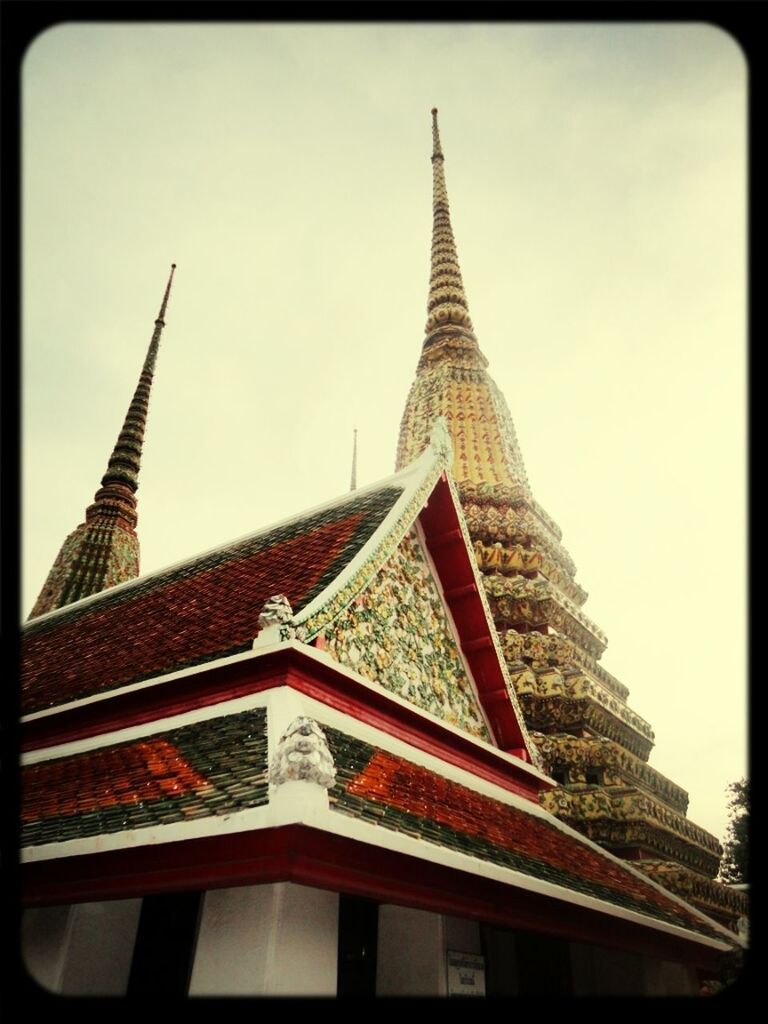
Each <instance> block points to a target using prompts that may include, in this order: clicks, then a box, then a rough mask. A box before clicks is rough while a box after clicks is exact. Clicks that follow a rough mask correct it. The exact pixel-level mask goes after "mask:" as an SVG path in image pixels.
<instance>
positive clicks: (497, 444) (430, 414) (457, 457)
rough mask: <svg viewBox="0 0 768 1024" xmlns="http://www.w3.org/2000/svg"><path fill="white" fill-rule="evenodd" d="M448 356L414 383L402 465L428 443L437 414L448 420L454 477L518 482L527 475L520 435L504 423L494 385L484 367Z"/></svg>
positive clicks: (402, 437) (405, 420)
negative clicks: (464, 365)
mask: <svg viewBox="0 0 768 1024" xmlns="http://www.w3.org/2000/svg"><path fill="white" fill-rule="evenodd" d="M442 354H443V355H444V358H445V361H440V362H438V363H437V364H436V365H434V366H431V367H430V368H428V369H425V370H423V371H422V373H420V374H419V375H418V376H417V377H416V380H415V381H414V383H413V386H412V388H411V393H410V395H409V396H408V402H407V403H406V408H405V412H404V414H403V420H402V424H401V427H400V444H399V447H398V453H397V466H398V468H400V467H402V466H406V465H408V463H410V462H412V461H413V460H414V459H415V458H416V457H417V456H418V455H419V454H420V453H421V452H422V451H423V450H424V448H426V446H427V443H428V441H429V433H430V430H431V427H432V424H433V423H434V421H435V419H436V418H437V417H438V416H443V417H444V418H445V420H446V422H447V424H448V429H449V431H450V434H451V439H452V441H453V447H454V460H453V467H452V472H453V476H454V478H455V479H456V481H457V482H458V483H459V484H460V485H461V483H462V482H463V481H468V480H471V481H480V482H483V483H490V484H506V485H507V486H510V487H511V486H514V485H515V484H516V483H518V482H519V481H520V480H521V478H522V479H525V471H524V469H523V461H522V456H521V454H520V450H519V448H518V446H517V441H516V439H515V438H514V437H513V436H511V435H510V434H509V433H508V432H507V431H506V430H505V429H504V426H503V422H502V419H500V417H499V412H498V405H499V401H503V399H500V400H499V399H496V398H495V397H494V393H495V391H496V389H495V385H493V382H492V381H491V379H490V377H489V376H488V374H487V373H486V372H485V371H484V370H483V369H480V368H476V369H473V371H472V372H471V373H468V372H466V371H463V370H461V368H457V367H455V366H454V365H453V359H452V356H451V350H450V349H446V350H445V351H444V352H443V353H442ZM506 415H507V417H508V416H509V413H508V412H507V414H506Z"/></svg>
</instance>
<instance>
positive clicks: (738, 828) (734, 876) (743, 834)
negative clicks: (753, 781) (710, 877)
mask: <svg viewBox="0 0 768 1024" xmlns="http://www.w3.org/2000/svg"><path fill="white" fill-rule="evenodd" d="M728 793H729V794H730V799H729V800H728V811H729V813H730V821H729V822H728V831H727V832H726V836H725V848H724V851H723V859H722V862H721V864H720V878H721V879H722V881H723V882H728V883H731V884H734V883H737V882H746V881H747V862H748V859H749V779H740V780H739V781H738V782H732V783H731V784H730V786H729V787H728Z"/></svg>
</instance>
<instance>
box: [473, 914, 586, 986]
mask: <svg viewBox="0 0 768 1024" xmlns="http://www.w3.org/2000/svg"><path fill="white" fill-rule="evenodd" d="M480 934H481V937H482V942H483V955H484V956H485V965H486V967H485V970H486V975H485V991H486V994H487V995H489V996H528V995H531V996H533V995H553V996H557V995H568V996H569V995H573V980H572V972H571V960H570V952H569V946H568V942H567V940H566V939H561V938H557V937H555V936H552V935H542V934H541V933H539V932H523V931H512V930H509V929H505V928H494V927H491V926H489V925H483V926H482V927H481V929H480Z"/></svg>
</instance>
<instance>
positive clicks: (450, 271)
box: [424, 107, 477, 348]
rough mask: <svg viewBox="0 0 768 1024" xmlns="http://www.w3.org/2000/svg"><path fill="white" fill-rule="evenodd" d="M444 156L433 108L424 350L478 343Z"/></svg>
mask: <svg viewBox="0 0 768 1024" xmlns="http://www.w3.org/2000/svg"><path fill="white" fill-rule="evenodd" d="M444 165H445V157H444V156H443V151H442V148H441V146H440V130H439V128H438V124H437V107H433V108H432V265H431V274H430V278H429V298H428V299H427V314H428V316H427V323H426V327H425V333H426V337H425V339H424V348H427V347H429V346H430V345H432V344H434V343H436V342H438V341H440V340H443V339H444V338H445V337H446V336H451V335H453V336H458V337H462V338H465V339H467V340H469V341H471V342H475V344H476V343H477V339H476V338H475V335H474V333H473V330H472V320H471V318H470V316H469V306H468V305H467V297H466V295H465V294H464V282H463V281H462V279H461V270H460V269H459V258H458V255H457V253H456V242H455V241H454V237H453V228H452V227H451V214H450V209H449V207H448V192H447V190H446V187H445V166H444Z"/></svg>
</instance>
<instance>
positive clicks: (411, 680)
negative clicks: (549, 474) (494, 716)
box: [325, 530, 489, 740]
mask: <svg viewBox="0 0 768 1024" xmlns="http://www.w3.org/2000/svg"><path fill="white" fill-rule="evenodd" d="M325 642H326V649H327V651H328V653H329V654H330V655H331V656H332V657H334V658H336V659H337V660H338V661H340V662H341V663H342V664H344V665H348V666H349V667H350V668H353V669H354V670H355V671H356V672H359V673H360V674H361V675H363V676H365V677H366V678H367V679H370V680H372V681H373V682H375V683H380V684H381V685H382V686H384V687H386V689H388V690H392V691H393V692H394V693H397V694H399V696H401V697H404V698H405V699H406V700H409V701H411V703H413V704H416V705H417V706H418V707H420V708H423V709H424V710H425V711H430V712H431V713H432V714H433V715H437V716H438V717H439V718H442V719H443V720H444V721H446V722H449V723H450V724H451V725H455V726H458V727H459V728H461V729H464V730H465V731H466V732H468V733H470V734H471V735H473V736H479V737H481V738H482V739H484V740H489V735H488V729H487V726H486V724H485V721H484V719H483V716H482V714H481V712H480V708H479V705H478V701H477V697H476V695H475V692H474V690H473V688H472V684H471V682H470V680H469V677H468V676H467V673H466V670H465V668H464V663H463V661H462V658H461V655H460V654H459V651H458V648H457V646H456V641H455V639H454V636H453V633H452V631H451V628H450V625H449V623H448V619H447V616H446V613H445V608H444V606H443V602H442V599H441V597H440V593H439V591H438V589H437V586H436V584H435V581H434V580H433V578H432V574H431V571H430V568H429V565H428V564H427V561H426V558H425V557H424V552H423V551H422V548H421V544H420V542H419V539H418V537H417V536H416V532H415V530H411V531H410V533H408V534H406V536H405V537H403V539H402V540H401V542H400V545H399V547H398V548H397V550H396V551H395V552H394V554H393V555H391V556H390V558H389V559H388V560H387V561H386V562H385V564H384V565H383V567H382V568H381V570H380V571H379V574H378V576H377V577H376V578H375V579H374V580H373V582H372V583H371V584H370V585H369V586H368V587H367V588H366V589H365V590H364V591H363V592H362V593H361V594H359V595H358V597H357V598H356V600H355V601H354V602H353V604H351V605H350V606H349V608H348V609H347V610H346V611H345V612H342V614H341V615H340V616H339V617H338V618H337V619H336V620H335V621H334V622H333V623H332V624H331V625H330V626H328V627H327V628H326V630H325Z"/></svg>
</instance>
